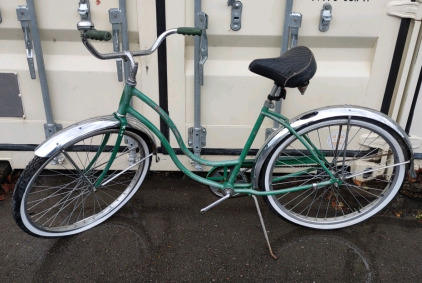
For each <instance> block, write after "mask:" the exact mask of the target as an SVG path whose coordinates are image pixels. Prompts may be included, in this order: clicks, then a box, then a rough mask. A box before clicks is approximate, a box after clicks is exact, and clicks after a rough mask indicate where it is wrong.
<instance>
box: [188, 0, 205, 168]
mask: <svg viewBox="0 0 422 283" xmlns="http://www.w3.org/2000/svg"><path fill="white" fill-rule="evenodd" d="M194 17H195V27H196V28H200V29H201V30H202V35H201V37H200V38H198V37H197V36H196V37H195V39H194V103H193V104H194V111H193V116H194V117H193V127H192V128H189V129H188V136H189V137H190V136H192V138H189V139H188V144H189V145H191V146H192V148H193V152H194V154H195V155H196V156H200V155H201V150H202V146H204V145H205V138H206V130H205V128H204V127H202V126H201V85H203V84H204V64H205V61H206V60H207V58H208V38H207V33H206V29H207V28H208V16H207V14H205V13H204V12H202V1H201V0H195V9H194ZM190 133H191V134H190ZM192 165H193V166H194V167H195V169H196V170H198V171H202V166H201V165H200V164H199V163H197V162H193V161H192Z"/></svg>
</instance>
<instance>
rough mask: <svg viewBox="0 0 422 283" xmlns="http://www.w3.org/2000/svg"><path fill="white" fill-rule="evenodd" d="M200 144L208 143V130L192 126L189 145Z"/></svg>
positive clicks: (189, 133) (189, 130)
mask: <svg viewBox="0 0 422 283" xmlns="http://www.w3.org/2000/svg"><path fill="white" fill-rule="evenodd" d="M198 144H200V145H201V147H202V146H206V145H207V130H206V129H205V128H204V127H200V128H194V127H190V128H189V129H188V145H189V146H193V147H195V146H196V145H198ZM194 149H195V148H194Z"/></svg>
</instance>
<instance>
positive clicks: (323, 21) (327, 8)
mask: <svg viewBox="0 0 422 283" xmlns="http://www.w3.org/2000/svg"><path fill="white" fill-rule="evenodd" d="M332 18H333V16H332V7H331V4H329V3H325V4H324V5H323V6H322V10H321V18H320V20H319V30H320V31H322V32H326V31H327V30H328V29H329V28H330V23H331V20H332Z"/></svg>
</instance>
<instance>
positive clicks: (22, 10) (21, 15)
mask: <svg viewBox="0 0 422 283" xmlns="http://www.w3.org/2000/svg"><path fill="white" fill-rule="evenodd" d="M16 15H17V16H18V20H19V21H20V22H21V26H22V31H23V36H24V40H25V47H26V60H27V61H28V67H29V74H30V76H31V79H33V80H35V79H36V78H37V76H36V74H35V64H34V55H33V53H32V48H33V47H32V38H31V28H30V27H29V24H30V19H31V17H30V16H29V10H28V7H26V6H18V7H17V8H16Z"/></svg>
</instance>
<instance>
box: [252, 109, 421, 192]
mask: <svg viewBox="0 0 422 283" xmlns="http://www.w3.org/2000/svg"><path fill="white" fill-rule="evenodd" d="M348 116H352V117H362V118H366V119H373V120H376V121H378V122H380V123H383V124H385V125H386V127H390V128H391V129H393V130H394V131H395V132H396V133H397V134H398V135H399V136H400V137H401V138H402V140H403V141H404V142H405V145H406V148H407V151H408V153H409V156H410V157H411V160H410V167H409V173H410V174H411V175H412V176H413V175H414V174H415V171H414V165H413V149H412V144H411V142H410V140H409V137H408V136H407V134H406V132H405V131H404V130H403V129H402V128H401V127H400V125H399V124H397V123H396V122H395V121H394V120H393V119H391V118H390V117H389V116H387V115H385V114H383V113H380V112H378V111H375V110H373V109H370V108H365V107H360V106H351V105H342V106H328V107H323V108H318V109H314V110H311V111H309V112H306V113H303V114H300V115H299V116H296V117H294V118H293V119H291V120H290V121H289V122H290V126H291V127H292V128H294V129H295V130H296V129H300V128H302V127H304V126H306V125H309V124H311V123H314V122H317V121H320V120H324V119H327V118H333V117H338V118H341V117H348ZM289 135H290V132H289V130H287V129H285V128H282V129H280V130H277V131H275V132H274V133H273V134H272V135H271V136H269V137H268V139H267V140H266V141H265V143H264V145H263V146H262V147H261V149H260V150H259V151H258V153H257V155H256V156H257V157H256V158H255V165H254V168H253V171H252V183H253V187H254V189H258V182H259V176H260V174H261V169H262V166H263V164H264V162H265V160H266V159H267V157H268V156H269V155H270V154H271V153H272V151H273V149H274V148H275V147H276V146H277V145H278V144H279V143H280V142H281V141H282V140H283V139H285V138H286V137H287V136H289Z"/></svg>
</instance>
